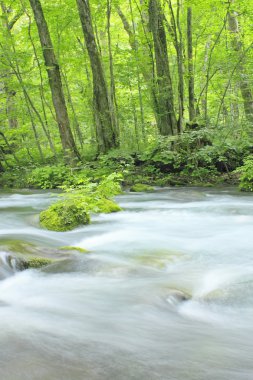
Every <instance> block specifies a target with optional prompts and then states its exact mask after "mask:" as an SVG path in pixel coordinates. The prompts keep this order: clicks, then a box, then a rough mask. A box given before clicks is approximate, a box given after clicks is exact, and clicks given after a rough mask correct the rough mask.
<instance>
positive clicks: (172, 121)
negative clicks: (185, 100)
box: [149, 0, 177, 136]
mask: <svg viewBox="0 0 253 380" xmlns="http://www.w3.org/2000/svg"><path fill="white" fill-rule="evenodd" d="M163 20H164V15H163V13H162V9H161V5H160V2H159V0H149V25H150V30H151V32H152V35H153V41H154V49H155V61H156V82H157V100H158V102H157V114H158V129H159V131H160V134H161V135H163V136H168V135H174V134H176V132H177V120H176V115H175V110H174V94H173V88H172V80H171V75H170V67H169V59H168V51H167V40H166V34H165V29H164V22H163Z"/></svg>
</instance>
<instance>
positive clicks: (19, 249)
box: [0, 238, 35, 254]
mask: <svg viewBox="0 0 253 380" xmlns="http://www.w3.org/2000/svg"><path fill="white" fill-rule="evenodd" d="M0 247H1V249H4V250H6V251H7V252H15V253H23V254H27V253H31V252H33V250H34V248H35V245H34V244H32V243H28V242H24V241H22V240H11V239H5V238H4V239H1V240H0Z"/></svg>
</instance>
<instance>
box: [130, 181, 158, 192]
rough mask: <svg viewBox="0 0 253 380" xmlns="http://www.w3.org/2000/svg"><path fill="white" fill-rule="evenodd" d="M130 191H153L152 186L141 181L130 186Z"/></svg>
mask: <svg viewBox="0 0 253 380" xmlns="http://www.w3.org/2000/svg"><path fill="white" fill-rule="evenodd" d="M130 191H132V192H134V193H142V192H148V191H154V188H153V187H152V186H149V185H145V184H143V183H136V184H135V185H133V186H132V187H131V188H130Z"/></svg>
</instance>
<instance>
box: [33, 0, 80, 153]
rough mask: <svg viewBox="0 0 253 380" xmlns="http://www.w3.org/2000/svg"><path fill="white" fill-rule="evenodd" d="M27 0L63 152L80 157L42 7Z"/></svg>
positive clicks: (36, 2) (37, 0)
mask: <svg viewBox="0 0 253 380" xmlns="http://www.w3.org/2000/svg"><path fill="white" fill-rule="evenodd" d="M29 1H30V5H31V8H32V10H33V14H34V18H35V21H36V24H37V28H38V33H39V38H40V43H41V47H42V50H43V56H44V61H45V65H46V69H47V74H48V79H49V85H50V89H51V94H52V100H53V105H54V109H55V113H56V120H57V124H58V128H59V132H60V137H61V142H62V147H63V150H64V154H65V155H66V157H68V158H70V159H73V158H77V159H80V156H79V153H78V150H77V148H76V145H75V142H74V138H73V135H72V131H71V128H70V123H69V117H68V111H67V107H66V102H65V97H64V93H63V87H62V80H61V74H60V68H59V65H58V62H57V60H56V56H55V53H54V48H53V44H52V41H51V37H50V34H49V30H48V26H47V22H46V19H45V17H44V13H43V9H42V7H41V3H40V0H29Z"/></svg>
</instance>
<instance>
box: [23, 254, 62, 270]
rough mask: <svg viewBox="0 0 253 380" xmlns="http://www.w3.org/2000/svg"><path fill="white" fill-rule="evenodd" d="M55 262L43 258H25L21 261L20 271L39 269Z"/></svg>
mask: <svg viewBox="0 0 253 380" xmlns="http://www.w3.org/2000/svg"><path fill="white" fill-rule="evenodd" d="M54 262H55V260H53V259H48V258H45V257H35V256H33V257H26V258H25V259H24V260H23V261H22V266H23V268H22V269H39V268H42V267H45V266H47V265H50V264H53V263H54Z"/></svg>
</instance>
